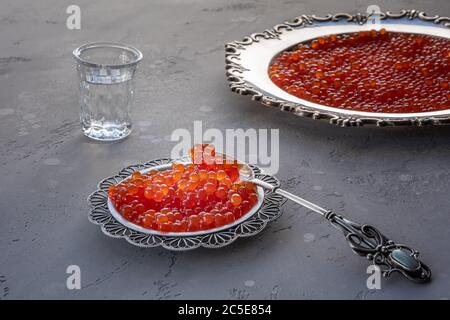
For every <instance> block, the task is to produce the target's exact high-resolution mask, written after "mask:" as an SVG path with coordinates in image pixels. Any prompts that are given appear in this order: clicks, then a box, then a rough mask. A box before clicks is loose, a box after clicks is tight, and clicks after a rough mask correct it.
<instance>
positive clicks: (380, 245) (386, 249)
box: [252, 179, 431, 283]
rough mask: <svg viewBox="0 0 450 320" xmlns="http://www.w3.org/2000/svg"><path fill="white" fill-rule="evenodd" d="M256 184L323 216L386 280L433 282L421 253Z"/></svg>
mask: <svg viewBox="0 0 450 320" xmlns="http://www.w3.org/2000/svg"><path fill="white" fill-rule="evenodd" d="M252 182H254V183H255V184H258V185H260V186H261V187H263V188H268V189H271V190H272V191H273V192H275V193H277V194H279V195H281V196H283V197H285V198H287V199H289V200H292V201H294V202H296V203H298V204H300V205H302V206H304V207H306V208H308V209H310V210H312V211H314V212H317V213H319V214H321V215H322V216H323V217H324V218H325V219H327V220H328V221H330V222H331V224H332V225H333V226H335V227H336V228H338V229H340V230H341V231H342V232H343V233H344V235H345V239H346V240H347V242H348V243H349V245H350V248H351V249H352V250H353V252H354V253H356V254H358V255H360V256H363V257H366V258H367V259H368V260H371V261H372V262H373V263H374V264H375V265H377V266H379V267H380V269H381V271H382V274H383V276H385V277H389V276H390V275H391V274H392V273H394V272H399V273H400V274H402V275H403V276H405V277H406V278H407V279H409V280H411V281H414V282H417V283H425V282H428V281H430V280H431V270H430V269H429V268H428V266H427V265H426V264H424V263H423V262H422V261H420V260H419V258H418V256H419V252H418V251H416V250H413V249H411V248H409V247H407V246H405V245H402V244H397V243H395V242H394V241H392V240H390V239H388V238H387V237H386V236H384V235H383V234H382V233H381V232H380V231H379V230H378V229H377V228H375V227H373V226H371V225H359V224H357V223H355V222H352V221H349V220H347V219H345V218H344V217H342V216H340V215H337V214H335V213H333V212H332V211H329V210H326V209H324V208H322V207H319V206H318V205H316V204H314V203H312V202H309V201H307V200H305V199H303V198H300V197H299V196H296V195H294V194H292V193H290V192H287V191H286V190H283V189H280V188H278V187H273V186H272V185H270V184H268V183H266V182H264V181H261V180H258V179H252Z"/></svg>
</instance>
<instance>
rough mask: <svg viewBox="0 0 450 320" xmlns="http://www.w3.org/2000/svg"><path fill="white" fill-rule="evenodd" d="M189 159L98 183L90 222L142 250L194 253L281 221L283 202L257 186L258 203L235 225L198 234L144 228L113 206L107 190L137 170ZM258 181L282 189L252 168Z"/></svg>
mask: <svg viewBox="0 0 450 320" xmlns="http://www.w3.org/2000/svg"><path fill="white" fill-rule="evenodd" d="M175 161H177V162H180V161H181V162H185V161H188V160H187V159H176V160H174V159H168V158H163V159H156V160H152V161H149V162H147V163H145V164H138V165H132V166H129V167H126V168H124V169H122V170H121V171H120V172H119V173H118V174H117V175H115V176H112V177H109V178H106V179H104V180H102V181H101V182H100V183H99V184H98V188H97V190H96V191H95V192H94V193H92V194H91V195H90V196H89V198H88V203H89V205H90V207H91V210H90V212H89V220H90V221H91V222H92V223H94V224H97V225H100V227H101V229H102V231H103V233H104V234H106V235H108V236H111V237H114V238H124V239H126V240H127V241H128V242H130V243H131V244H134V245H137V246H140V247H157V246H162V247H164V248H166V249H169V250H191V249H195V248H198V247H207V248H218V247H223V246H225V245H228V244H230V243H232V242H233V241H235V240H236V239H237V238H239V237H248V236H252V235H255V234H257V233H259V232H260V231H261V230H263V229H264V228H265V227H266V224H267V223H268V222H270V221H273V220H274V219H276V218H278V217H279V216H280V214H281V205H282V204H283V203H284V199H283V198H282V197H281V196H279V195H277V194H274V193H272V192H270V191H267V190H263V189H262V188H260V187H258V203H257V204H256V205H255V206H254V207H253V208H252V210H250V211H249V212H248V213H247V214H246V215H244V216H243V217H241V218H240V219H238V220H236V221H235V222H234V223H232V224H229V225H225V226H223V227H220V228H215V229H210V230H205V231H196V232H183V233H181V232H180V233H176V232H166V233H164V232H159V231H155V230H149V229H145V228H142V227H140V226H138V225H136V224H133V223H131V222H129V221H127V220H126V219H124V218H123V217H122V216H121V215H120V213H118V212H117V211H116V210H115V208H114V206H113V205H112V204H111V202H110V200H109V197H108V189H109V187H110V186H111V185H114V184H117V183H119V182H120V181H122V180H125V179H127V178H129V177H130V176H131V174H132V173H133V172H135V171H141V172H146V171H149V170H152V169H156V170H165V169H167V168H168V167H169V166H170V164H171V163H173V162H175ZM251 168H252V170H253V173H254V175H255V177H256V178H258V179H260V180H263V181H265V182H267V183H270V184H272V185H274V186H279V181H278V179H277V178H275V177H274V176H270V175H267V174H264V173H263V172H262V171H261V169H259V168H258V167H256V166H251Z"/></svg>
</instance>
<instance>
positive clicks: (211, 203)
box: [108, 145, 258, 232]
mask: <svg viewBox="0 0 450 320" xmlns="http://www.w3.org/2000/svg"><path fill="white" fill-rule="evenodd" d="M191 158H192V159H193V160H194V161H193V162H194V163H193V164H186V163H173V164H172V167H171V169H168V170H161V171H158V170H152V171H149V172H147V173H140V172H134V173H133V174H132V176H131V177H130V178H128V179H126V180H124V181H122V182H121V183H119V184H117V185H113V186H111V187H110V188H109V192H108V193H109V198H110V199H111V201H112V203H113V204H114V207H115V208H116V210H117V211H118V212H120V214H121V215H122V216H123V217H124V218H125V219H127V220H128V221H130V222H132V223H135V224H137V225H140V226H142V227H144V228H148V229H153V230H158V231H162V232H192V231H199V230H207V229H212V228H216V227H221V226H224V225H227V224H230V223H232V222H233V221H235V220H236V219H239V218H240V217H242V216H243V215H245V214H246V213H247V212H248V211H249V210H250V209H251V208H252V207H253V206H254V205H255V204H256V203H257V202H258V196H257V193H256V186H255V185H254V184H253V183H250V182H246V181H241V180H239V164H238V163H237V162H236V161H232V162H230V161H229V160H227V161H224V159H223V158H222V157H221V155H220V156H219V155H216V153H215V150H214V147H213V146H212V145H196V146H195V147H194V148H193V149H192V150H191Z"/></svg>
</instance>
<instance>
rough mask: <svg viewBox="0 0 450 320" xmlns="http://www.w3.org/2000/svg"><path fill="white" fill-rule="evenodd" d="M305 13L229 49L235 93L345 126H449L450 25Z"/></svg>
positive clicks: (407, 14) (439, 20)
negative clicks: (373, 22)
mask: <svg viewBox="0 0 450 320" xmlns="http://www.w3.org/2000/svg"><path fill="white" fill-rule="evenodd" d="M378 17H379V21H377V24H376V25H374V24H372V23H371V20H372V18H373V16H372V15H365V14H355V15H352V14H345V13H339V14H334V15H331V14H330V15H327V16H323V17H319V16H314V15H312V16H308V15H302V16H299V17H297V18H295V19H293V20H291V21H286V22H284V23H282V24H279V25H276V26H275V27H273V28H272V29H267V30H266V31H264V32H262V33H254V34H252V35H251V36H248V37H245V38H244V39H243V40H242V41H234V42H231V43H228V44H227V46H226V58H227V60H226V61H227V62H226V63H227V66H226V67H227V76H228V80H229V84H230V88H231V89H232V90H233V91H235V92H237V93H239V94H243V95H251V96H252V98H253V99H254V100H259V101H261V102H262V103H263V104H265V105H269V106H275V107H278V108H280V109H281V110H283V111H289V112H292V113H294V114H296V115H299V116H305V117H311V118H314V119H325V120H328V121H329V122H330V123H334V124H339V125H342V126H360V125H363V124H376V125H378V126H386V125H424V124H447V123H449V122H450V24H449V23H448V21H449V19H448V18H445V17H440V16H437V15H434V16H430V15H427V14H426V13H423V12H418V11H416V10H403V11H401V12H399V13H392V12H386V13H380V14H379V15H378Z"/></svg>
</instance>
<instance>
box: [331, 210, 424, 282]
mask: <svg viewBox="0 0 450 320" xmlns="http://www.w3.org/2000/svg"><path fill="white" fill-rule="evenodd" d="M325 218H326V219H328V220H329V221H330V222H331V223H332V224H333V225H334V226H335V227H337V228H338V229H340V230H342V232H343V233H344V235H345V238H346V239H347V242H348V243H349V245H350V248H351V249H352V250H353V252H354V253H356V254H358V255H360V256H363V257H366V258H367V259H369V260H371V261H372V262H373V263H374V264H375V265H377V266H379V267H380V269H381V272H382V274H383V276H385V277H389V276H390V275H391V274H392V273H395V272H398V273H400V274H402V275H403V276H405V277H406V278H408V279H409V280H411V281H414V282H418V283H424V282H428V281H430V279H431V270H430V269H429V268H428V266H427V265H425V264H424V263H423V262H422V261H420V260H419V258H418V257H419V252H418V251H416V250H413V249H411V248H409V247H407V246H405V245H403V244H397V243H395V242H394V241H392V240H389V239H388V238H387V237H386V236H384V235H383V234H382V233H381V232H380V231H379V230H378V229H377V228H375V227H373V226H371V225H359V224H357V223H355V222H352V221H349V220H347V219H345V218H343V217H342V216H340V215H336V214H334V213H332V212H329V213H328V214H327V215H326V216H325Z"/></svg>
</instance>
